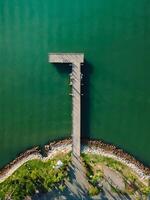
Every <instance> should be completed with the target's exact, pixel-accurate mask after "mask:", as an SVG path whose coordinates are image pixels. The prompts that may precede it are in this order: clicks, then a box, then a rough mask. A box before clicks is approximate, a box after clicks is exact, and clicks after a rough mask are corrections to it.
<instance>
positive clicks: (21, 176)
mask: <svg viewBox="0 0 150 200" xmlns="http://www.w3.org/2000/svg"><path fill="white" fill-rule="evenodd" d="M70 158H71V156H70V154H69V155H62V154H61V155H58V156H57V157H55V158H54V159H51V160H49V161H47V162H42V161H40V160H32V161H28V162H27V163H25V164H24V165H23V166H21V167H20V168H19V169H18V170H17V171H16V172H15V173H14V174H13V175H12V176H10V177H9V178H8V179H7V180H6V181H4V182H3V183H1V184H0V199H1V200H2V199H13V200H22V199H24V198H25V197H26V196H32V195H33V194H35V193H36V192H48V191H50V190H52V189H54V188H55V189H56V188H58V189H60V190H63V189H64V184H63V183H64V179H65V178H67V176H68V172H67V166H68V164H69V162H70ZM58 160H61V161H62V163H63V166H61V167H59V168H56V165H57V161H58Z"/></svg>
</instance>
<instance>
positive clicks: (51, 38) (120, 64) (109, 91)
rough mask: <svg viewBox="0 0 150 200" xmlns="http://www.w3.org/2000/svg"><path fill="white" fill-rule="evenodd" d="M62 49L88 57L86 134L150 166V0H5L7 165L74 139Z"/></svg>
mask: <svg viewBox="0 0 150 200" xmlns="http://www.w3.org/2000/svg"><path fill="white" fill-rule="evenodd" d="M55 51H57V52H84V53H85V57H86V65H85V68H87V69H83V70H84V72H86V77H85V83H86V84H88V85H86V86H85V87H86V88H84V91H85V96H84V99H83V101H84V107H83V110H84V114H83V118H84V121H83V132H84V136H85V135H86V136H87V137H90V138H97V139H102V140H104V141H106V142H109V143H113V144H116V145H117V146H119V147H121V148H123V149H124V150H126V151H128V152H129V153H131V154H133V155H134V156H136V157H137V158H138V159H139V160H141V161H142V162H144V163H146V164H147V165H150V89H149V87H150V1H149V0H126V1H123V0H101V1H100V0H92V1H91V0H74V1H73V0H63V1H62V0H44V1H42V0H30V1H27V0H19V1H18V0H0V166H1V167H2V166H3V165H5V164H6V163H7V162H9V161H10V160H12V159H14V158H15V156H16V155H17V154H18V153H19V152H22V151H24V150H25V149H26V148H29V147H32V146H34V145H43V144H45V143H47V142H48V141H49V140H53V139H56V138H57V139H58V138H64V137H68V136H70V132H71V115H70V113H71V98H70V97H69V95H68V94H69V90H70V88H69V85H68V73H66V72H65V71H63V70H60V69H59V68H58V67H55V66H53V65H51V64H49V63H48V53H49V52H55ZM85 125H86V128H85Z"/></svg>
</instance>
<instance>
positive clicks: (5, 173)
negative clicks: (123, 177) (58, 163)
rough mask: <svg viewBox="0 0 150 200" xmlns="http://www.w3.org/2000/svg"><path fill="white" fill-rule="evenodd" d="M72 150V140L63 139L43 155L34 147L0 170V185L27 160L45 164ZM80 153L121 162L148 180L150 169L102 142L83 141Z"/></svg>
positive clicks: (51, 144)
mask: <svg viewBox="0 0 150 200" xmlns="http://www.w3.org/2000/svg"><path fill="white" fill-rule="evenodd" d="M71 150H72V140H71V139H64V140H60V141H54V142H50V143H49V144H47V145H45V146H44V154H45V155H42V154H41V150H40V148H39V147H34V148H32V149H30V150H27V151H25V152H24V153H22V154H20V155H19V156H18V157H17V158H16V159H15V160H13V161H12V162H10V163H9V164H8V165H6V166H5V167H4V168H2V169H1V170H0V183H1V182H3V181H5V180H6V179H7V178H8V177H9V176H11V175H12V174H13V173H14V172H15V171H16V170H17V169H18V168H19V167H21V166H22V165H23V164H24V163H26V162H27V161H29V160H35V159H38V160H42V161H43V162H46V161H47V160H49V159H52V158H53V157H54V156H55V155H57V154H59V153H65V154H66V153H69V152H71ZM81 153H91V154H97V155H101V156H105V157H108V158H113V159H114V160H117V161H119V162H121V163H122V164H124V165H126V166H128V167H129V168H130V169H131V170H132V171H133V172H134V173H135V174H136V175H137V176H138V177H139V179H140V180H141V182H143V184H146V185H147V182H148V181H149V180H150V168H148V167H146V166H144V165H143V164H142V163H141V162H139V161H138V160H136V159H135V158H134V157H133V156H131V155H129V154H128V153H126V152H124V151H123V150H122V149H119V148H117V147H115V146H114V145H110V144H106V143H104V142H102V141H97V140H86V141H83V145H82V147H81Z"/></svg>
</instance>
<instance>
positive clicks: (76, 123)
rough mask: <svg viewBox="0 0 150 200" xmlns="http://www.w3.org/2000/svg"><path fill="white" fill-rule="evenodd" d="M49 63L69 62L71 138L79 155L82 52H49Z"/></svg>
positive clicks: (74, 150)
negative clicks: (70, 71)
mask: <svg viewBox="0 0 150 200" xmlns="http://www.w3.org/2000/svg"><path fill="white" fill-rule="evenodd" d="M49 62H51V63H70V64H72V73H71V74H70V80H71V82H70V83H71V84H70V85H72V94H71V95H72V140H73V154H74V155H77V156H80V146H81V144H80V143H81V78H82V75H81V63H83V62H84V54H82V53H51V54H49Z"/></svg>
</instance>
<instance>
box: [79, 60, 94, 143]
mask: <svg viewBox="0 0 150 200" xmlns="http://www.w3.org/2000/svg"><path fill="white" fill-rule="evenodd" d="M81 72H82V74H83V79H82V84H83V85H82V86H81V93H82V94H83V95H82V96H81V122H82V123H81V134H82V135H81V138H82V140H85V139H87V138H90V135H91V133H90V130H91V129H90V124H91V95H90V85H91V82H90V77H91V74H92V73H93V67H92V65H91V63H90V62H88V61H87V60H85V61H84V64H83V66H82V68H81Z"/></svg>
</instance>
